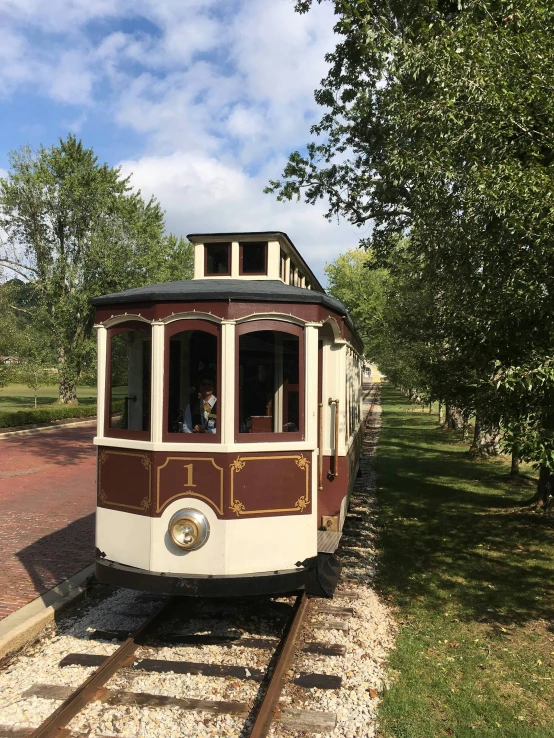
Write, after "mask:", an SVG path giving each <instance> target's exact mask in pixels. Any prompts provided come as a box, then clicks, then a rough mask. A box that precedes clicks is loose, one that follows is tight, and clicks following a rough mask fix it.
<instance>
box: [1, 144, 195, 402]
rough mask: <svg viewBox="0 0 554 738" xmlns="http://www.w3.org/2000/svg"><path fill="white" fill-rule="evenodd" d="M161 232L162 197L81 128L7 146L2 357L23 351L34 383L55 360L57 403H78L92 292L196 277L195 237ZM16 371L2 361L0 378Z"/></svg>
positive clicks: (20, 370)
mask: <svg viewBox="0 0 554 738" xmlns="http://www.w3.org/2000/svg"><path fill="white" fill-rule="evenodd" d="M164 231H165V222H164V214H163V211H162V209H161V207H160V204H159V203H158V202H157V201H156V200H155V199H154V198H150V199H149V200H148V201H146V200H144V199H143V197H142V195H141V193H140V191H138V192H137V191H134V190H133V189H132V187H131V182H130V177H122V175H121V171H120V168H118V167H109V166H108V165H107V164H100V163H99V161H98V159H97V157H96V156H95V155H94V152H93V150H92V149H87V148H85V146H84V145H83V143H82V142H81V141H79V140H77V138H76V137H75V136H72V135H69V136H68V137H67V138H66V139H65V140H60V141H59V144H58V145H55V146H51V147H50V148H45V147H42V146H41V147H40V148H39V149H38V150H37V151H33V150H32V149H30V148H29V147H27V146H24V147H23V148H21V149H20V150H18V151H14V152H12V153H11V154H10V169H9V171H8V174H7V177H6V178H5V179H1V178H0V234H1V235H0V355H15V356H17V357H18V363H17V364H14V365H13V366H14V367H15V368H16V373H17V375H18V378H19V379H21V380H22V381H24V382H25V383H26V384H29V386H32V387H35V388H36V387H37V385H38V384H40V383H44V382H45V381H47V379H48V376H50V377H51V376H52V375H51V374H50V375H49V374H48V371H47V370H48V369H51V368H54V369H55V370H56V379H57V381H58V383H59V402H60V403H75V402H77V394H76V388H77V383H79V382H84V383H90V382H93V381H94V377H95V372H96V343H95V337H94V335H93V324H94V311H93V309H92V308H91V306H90V302H89V301H90V299H91V298H92V297H94V296H97V295H101V294H107V293H112V292H118V291H120V290H124V289H129V288H131V287H138V286H142V285H145V284H149V283H156V282H166V281H171V280H178V279H187V278H190V277H191V276H192V260H193V252H192V246H191V244H189V243H188V242H187V241H186V240H185V239H183V238H182V237H177V236H174V235H172V234H171V235H169V236H167V235H165V233H164ZM14 275H15V276H14ZM2 276H3V277H4V279H3V280H2ZM10 376H11V377H12V378H13V368H10V371H9V373H8V369H7V368H6V366H1V367H0V382H2V383H4V384H5V383H6V382H7V381H8V379H9V378H10Z"/></svg>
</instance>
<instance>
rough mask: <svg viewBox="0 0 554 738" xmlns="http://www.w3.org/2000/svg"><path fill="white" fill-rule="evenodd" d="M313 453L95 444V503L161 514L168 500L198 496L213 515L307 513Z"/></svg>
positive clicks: (119, 508) (312, 470) (123, 509)
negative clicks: (138, 448) (142, 448)
mask: <svg viewBox="0 0 554 738" xmlns="http://www.w3.org/2000/svg"><path fill="white" fill-rule="evenodd" d="M313 473H315V470H314V469H313V463H312V454H311V453H308V454H307V455H305V454H304V453H302V452H301V451H294V450H292V451H289V450H286V451H282V452H273V453H267V454H253V453H247V454H238V455H237V454H236V453H234V454H230V453H214V454H212V453H210V451H209V449H208V448H204V449H202V450H201V451H200V450H199V452H198V453H195V452H193V453H191V452H187V453H185V452H183V453H181V452H179V451H174V452H170V453H166V452H162V451H156V452H154V453H150V452H144V451H143V452H141V451H134V450H132V449H130V450H127V449H112V448H106V447H104V448H102V447H101V448H99V453H98V506H99V507H106V508H109V509H114V510H121V511H123V512H129V513H134V514H136V515H148V516H152V517H160V516H161V515H162V513H163V511H164V509H165V508H166V507H167V505H168V504H169V503H170V502H173V501H174V500H177V499H180V498H191V497H192V498H195V497H196V498H198V499H201V500H203V501H204V502H206V504H208V505H210V507H211V508H212V509H213V511H214V512H215V514H216V515H217V517H218V518H221V519H226V518H227V519H229V518H232V519H236V518H237V517H238V518H244V519H246V518H253V517H254V518H255V517H270V516H273V515H303V514H304V515H308V514H310V513H311V510H312V499H311V489H312V474H313Z"/></svg>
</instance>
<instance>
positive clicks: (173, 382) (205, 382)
mask: <svg viewBox="0 0 554 738" xmlns="http://www.w3.org/2000/svg"><path fill="white" fill-rule="evenodd" d="M183 323H184V324H185V325H183ZM180 329H181V330H180ZM165 353H166V371H165V376H166V383H167V384H166V392H165V410H164V414H165V427H164V435H168V434H170V435H171V440H182V441H187V442H190V441H192V440H194V441H196V440H204V441H209V440H212V441H213V440H216V438H218V437H219V422H218V421H219V407H220V406H221V398H219V397H218V394H219V392H218V385H217V380H218V375H219V372H218V329H217V327H216V326H211V325H210V326H207V325H203V324H202V323H200V321H182V322H179V323H175V324H169V326H168V327H167V328H166V351H165ZM218 400H219V403H218Z"/></svg>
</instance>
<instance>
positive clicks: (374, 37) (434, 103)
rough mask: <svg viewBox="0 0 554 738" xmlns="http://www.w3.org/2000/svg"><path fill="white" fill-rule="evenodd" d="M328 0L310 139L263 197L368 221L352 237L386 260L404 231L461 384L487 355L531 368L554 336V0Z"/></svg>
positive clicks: (478, 375) (480, 371)
mask: <svg viewBox="0 0 554 738" xmlns="http://www.w3.org/2000/svg"><path fill="white" fill-rule="evenodd" d="M331 1H332V2H333V4H334V6H335V12H336V15H337V24H336V30H337V32H338V33H339V34H341V37H342V38H341V40H340V41H339V43H338V44H337V46H336V49H335V51H334V52H333V53H331V54H329V55H328V61H329V62H330V65H331V66H330V70H329V73H328V75H327V77H326V78H325V79H324V80H323V82H322V85H321V87H320V89H319V90H318V91H317V92H316V100H317V102H318V103H319V104H321V105H322V106H324V107H325V108H326V110H325V111H324V113H323V115H322V118H321V120H320V122H319V123H318V124H317V125H315V126H314V127H313V128H312V132H313V133H314V134H316V135H317V136H319V142H317V143H315V142H314V143H311V144H309V145H308V147H307V152H306V154H301V153H299V152H295V153H293V154H292V155H291V157H290V159H289V162H288V165H287V167H286V168H285V171H284V179H283V180H282V181H277V182H272V183H271V184H270V187H269V188H268V189H269V191H271V192H275V193H277V195H278V197H279V198H281V199H291V198H294V197H297V198H301V197H302V198H304V199H305V200H306V201H307V202H311V203H313V202H315V201H317V200H318V199H320V198H326V199H327V200H328V202H329V212H328V215H329V217H333V216H336V215H341V216H343V217H345V218H347V219H348V220H350V221H351V222H352V223H355V224H357V225H360V226H362V225H364V224H366V223H368V222H369V221H371V222H372V226H373V227H372V231H371V236H370V237H369V238H368V239H366V243H367V244H368V245H371V247H372V249H373V253H374V254H375V255H376V257H377V258H378V259H379V260H381V261H382V263H384V264H388V265H389V266H390V265H391V262H393V260H394V258H395V256H396V251H395V249H396V242H397V239H398V235H399V234H400V235H407V234H409V237H410V249H411V252H412V254H413V265H414V267H413V268H414V272H415V274H416V275H417V276H418V278H419V277H421V279H423V281H424V282H425V283H426V284H427V286H428V288H429V289H430V290H431V291H432V294H433V295H434V300H435V309H436V313H437V315H438V316H440V322H441V325H442V326H443V327H444V334H445V335H444V343H445V346H447V347H448V350H449V352H450V355H451V356H452V357H458V358H462V359H463V361H464V363H465V364H466V365H467V366H469V367H470V369H471V374H472V375H473V377H474V381H473V384H479V383H481V382H484V383H486V382H487V381H490V379H491V378H492V376H493V374H494V371H495V370H494V362H495V361H499V362H501V364H502V366H503V367H505V368H509V367H514V366H519V365H523V364H527V362H528V361H529V360H530V359H531V357H533V360H534V361H538V362H539V363H538V365H537V366H540V365H541V362H543V361H544V360H545V359H546V358H547V357H548V356H549V354H550V352H551V351H552V345H553V343H554V331H553V327H552V326H553V323H552V318H551V316H552V314H553V311H554V259H553V256H554V253H553V250H554V249H553V244H554V95H553V92H554V67H553V65H552V63H551V60H552V58H553V57H554V32H553V29H554V5H553V4H552V3H551V2H550V0H526V2H513V0H463V1H461V0H460V1H456V2H453V1H452V2H451V1H449V0H416V1H415V2H410V3H402V2H390V0H370V1H368V0H348V1H345V0H331ZM311 4H312V3H311V0H305V1H304V2H300V3H297V9H298V10H299V11H300V12H306V11H308V10H309V8H310V6H311ZM484 394H485V395H487V394H488V391H487V392H484ZM512 394H513V393H509V392H508V393H504V394H503V395H500V396H499V397H498V398H497V401H498V402H503V401H505V402H508V403H510V402H512ZM489 399H490V396H489ZM485 405H486V408H487V409H490V408H492V407H493V406H494V405H495V403H494V402H489V401H487V402H485ZM500 410H502V412H500ZM487 412H488V410H487ZM499 412H500V414H501V415H504V416H506V415H508V414H509V412H508V410H507V409H506V408H504V409H502V408H499V407H498V405H497V406H496V408H495V413H496V415H497V416H498V414H499Z"/></svg>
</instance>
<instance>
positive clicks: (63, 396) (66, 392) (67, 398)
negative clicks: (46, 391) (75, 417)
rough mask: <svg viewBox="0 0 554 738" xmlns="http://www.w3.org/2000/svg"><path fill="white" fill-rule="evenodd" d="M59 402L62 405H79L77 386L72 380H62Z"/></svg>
mask: <svg viewBox="0 0 554 738" xmlns="http://www.w3.org/2000/svg"><path fill="white" fill-rule="evenodd" d="M58 402H59V404H60V405H78V404H79V400H78V399H77V385H76V384H75V382H73V381H72V380H70V379H66V378H65V377H61V378H60V388H59V397H58Z"/></svg>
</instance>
